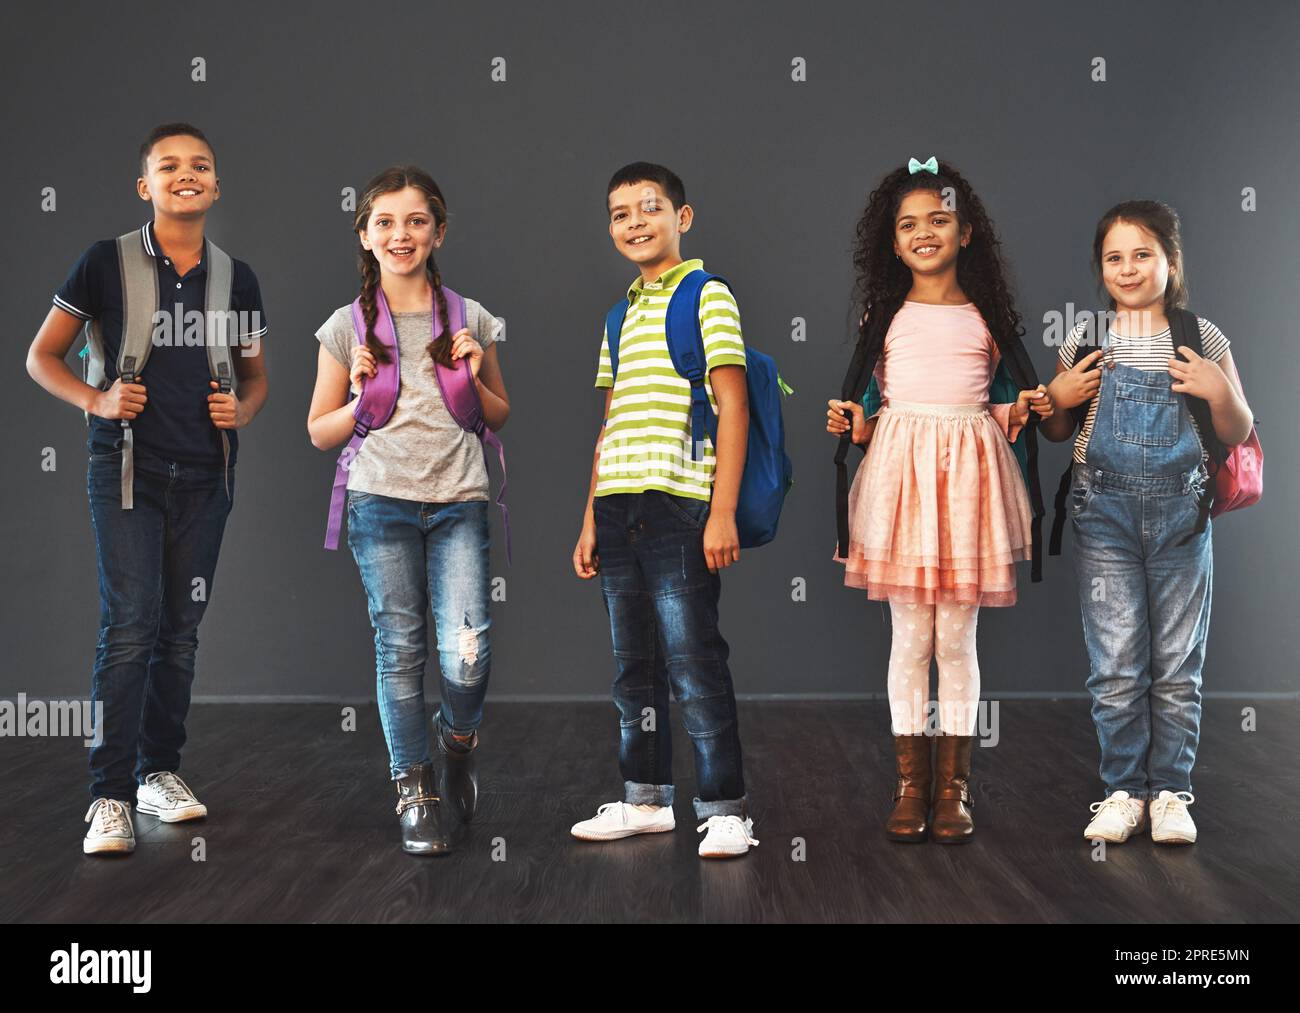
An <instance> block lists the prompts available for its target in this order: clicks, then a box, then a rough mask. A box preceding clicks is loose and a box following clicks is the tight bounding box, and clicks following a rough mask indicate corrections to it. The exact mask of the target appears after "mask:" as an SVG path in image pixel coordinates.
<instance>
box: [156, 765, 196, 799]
mask: <svg viewBox="0 0 1300 1013" xmlns="http://www.w3.org/2000/svg"><path fill="white" fill-rule="evenodd" d="M145 781H146V782H148V784H149V787H151V788H155V789H157V790H158V791H160V792H162V796H163V798H165V799H166V800H167V801H168V802H197V801H198V799H196V798H195V797H194V792H192V791H190V788H189V785H187V784H186V783H185V782H184V781H182V780H181V779H180V778H179V777H178V776H177V775H175V774H173V773H172V772H171V771H170V770H164V771H162V772H161V773H158V774H151V775H150V776H149V777H147V778H145Z"/></svg>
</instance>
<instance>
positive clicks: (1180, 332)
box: [1169, 309, 1228, 545]
mask: <svg viewBox="0 0 1300 1013" xmlns="http://www.w3.org/2000/svg"><path fill="white" fill-rule="evenodd" d="M1169 331H1170V337H1171V338H1172V339H1173V343H1174V355H1175V356H1176V357H1177V358H1179V359H1180V360H1181V359H1182V356H1180V355H1178V346H1179V345H1186V346H1187V347H1188V348H1190V349H1191V350H1192V351H1193V352H1195V353H1196V354H1197V355H1204V354H1205V349H1204V347H1203V346H1202V345H1201V325H1200V322H1199V321H1198V320H1197V319H1196V314H1195V313H1193V312H1191V311H1190V310H1184V309H1177V310H1174V311H1173V312H1172V313H1170V314H1169ZM1183 398H1184V399H1185V400H1186V401H1187V410H1188V411H1189V412H1190V413H1191V416H1192V418H1194V419H1195V420H1196V428H1197V430H1199V432H1200V434H1201V443H1202V445H1203V446H1204V447H1205V450H1206V452H1207V453H1208V454H1209V455H1210V461H1211V464H1212V468H1211V476H1213V473H1214V472H1215V471H1217V470H1218V468H1219V466H1220V465H1221V464H1223V462H1224V461H1225V460H1226V459H1227V456H1228V455H1227V450H1226V448H1225V447H1224V446H1223V443H1222V442H1221V441H1220V440H1219V437H1218V434H1217V433H1215V431H1214V416H1213V415H1212V414H1211V412H1210V405H1209V402H1207V401H1206V400H1205V399H1204V398H1199V397H1192V395H1191V394H1184V395H1183ZM1213 506H1214V479H1213V477H1211V478H1210V480H1209V481H1208V482H1206V483H1205V487H1204V488H1203V489H1202V490H1201V496H1200V499H1199V500H1198V502H1197V509H1196V526H1195V527H1194V528H1193V529H1192V531H1191V533H1190V534H1188V535H1185V536H1184V537H1183V538H1182V540H1181V541H1180V542H1179V543H1178V544H1179V545H1186V544H1187V543H1188V542H1190V541H1191V540H1192V539H1193V538H1195V537H1196V536H1197V535H1199V534H1200V533H1201V532H1203V531H1204V530H1205V529H1206V527H1207V526H1208V525H1209V523H1210V510H1211V508H1213Z"/></svg>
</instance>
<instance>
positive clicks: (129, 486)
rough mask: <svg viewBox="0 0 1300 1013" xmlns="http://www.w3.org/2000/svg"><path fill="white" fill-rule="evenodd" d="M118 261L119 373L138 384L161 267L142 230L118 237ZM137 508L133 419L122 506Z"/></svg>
mask: <svg viewBox="0 0 1300 1013" xmlns="http://www.w3.org/2000/svg"><path fill="white" fill-rule="evenodd" d="M117 262H118V265H119V268H120V269H121V272H122V347H121V349H120V350H119V351H118V355H117V375H118V376H119V377H120V378H121V380H122V382H123V383H138V382H139V379H140V374H141V372H143V370H144V366H145V363H146V362H148V361H149V353H150V352H151V351H152V350H153V331H154V315H155V314H156V313H157V311H158V268H157V265H156V264H155V263H154V259H153V257H151V256H149V253H148V251H147V250H145V248H144V234H143V233H142V232H141V231H140V230H139V229H137V230H135V231H133V232H128V233H127V234H126V235H124V236H118V238H117ZM134 507H135V437H134V434H133V433H132V432H131V422H130V420H129V419H122V509H123V510H131V509H134Z"/></svg>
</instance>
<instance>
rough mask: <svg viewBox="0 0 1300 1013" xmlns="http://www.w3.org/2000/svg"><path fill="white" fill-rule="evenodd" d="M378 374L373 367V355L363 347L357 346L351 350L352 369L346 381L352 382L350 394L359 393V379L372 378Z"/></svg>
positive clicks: (376, 369)
mask: <svg viewBox="0 0 1300 1013" xmlns="http://www.w3.org/2000/svg"><path fill="white" fill-rule="evenodd" d="M377 372H379V370H378V368H377V367H376V366H375V354H374V353H373V352H372V351H370V349H369V348H367V347H366V346H365V345H357V346H356V347H355V348H353V349H352V368H351V370H350V371H349V372H348V379H349V380H351V381H352V393H353V394H360V393H361V378H362V377H364V376H374V375H375V374H376V373H377Z"/></svg>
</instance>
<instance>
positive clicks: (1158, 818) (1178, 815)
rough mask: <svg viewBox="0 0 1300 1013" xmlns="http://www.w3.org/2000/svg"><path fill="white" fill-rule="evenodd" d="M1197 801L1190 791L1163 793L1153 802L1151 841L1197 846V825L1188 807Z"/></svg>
mask: <svg viewBox="0 0 1300 1013" xmlns="http://www.w3.org/2000/svg"><path fill="white" fill-rule="evenodd" d="M1195 801H1196V797H1195V796H1194V795H1193V794H1192V793H1191V792H1190V791H1177V792H1175V791H1162V792H1161V793H1160V795H1159V796H1158V797H1157V798H1153V799H1152V800H1151V840H1153V841H1155V842H1156V843H1157V844H1195V843H1196V824H1195V823H1193V822H1192V815H1191V813H1189V812H1188V811H1187V807H1188V806H1189V805H1191V804H1192V803H1193V802H1195Z"/></svg>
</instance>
